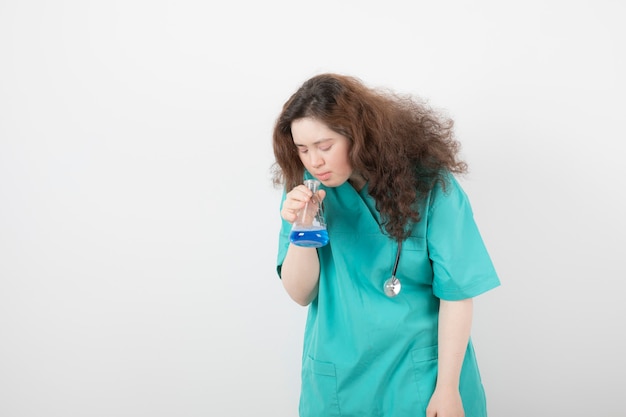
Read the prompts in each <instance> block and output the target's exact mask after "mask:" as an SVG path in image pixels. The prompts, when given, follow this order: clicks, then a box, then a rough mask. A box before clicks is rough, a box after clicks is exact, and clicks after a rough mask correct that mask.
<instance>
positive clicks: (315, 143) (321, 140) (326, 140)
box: [294, 138, 334, 147]
mask: <svg viewBox="0 0 626 417" xmlns="http://www.w3.org/2000/svg"><path fill="white" fill-rule="evenodd" d="M333 139H334V138H325V139H320V140H316V141H315V142H313V143H312V145H319V144H320V143H324V142H328V141H329V140H333ZM294 144H295V145H296V146H299V147H302V146H305V147H306V145H303V144H301V143H296V142H294Z"/></svg>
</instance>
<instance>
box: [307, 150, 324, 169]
mask: <svg viewBox="0 0 626 417" xmlns="http://www.w3.org/2000/svg"><path fill="white" fill-rule="evenodd" d="M309 155H310V158H311V159H309V162H310V163H311V166H312V167H313V168H319V167H321V166H322V165H324V158H322V156H321V155H320V154H319V152H309Z"/></svg>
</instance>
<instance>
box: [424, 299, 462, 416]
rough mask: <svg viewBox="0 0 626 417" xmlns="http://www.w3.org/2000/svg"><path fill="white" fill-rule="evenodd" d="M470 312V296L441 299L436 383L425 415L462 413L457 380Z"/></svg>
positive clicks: (459, 373) (459, 414)
mask: <svg viewBox="0 0 626 417" xmlns="http://www.w3.org/2000/svg"><path fill="white" fill-rule="evenodd" d="M472 313H473V301H472V299H471V298H467V299H465V300H460V301H445V300H441V302H440V305H439V360H438V365H437V367H438V371H437V385H436V386H435V392H434V393H433V396H432V397H431V398H430V402H429V404H428V408H427V409H426V416H427V417H435V416H436V417H463V416H464V415H465V412H464V411H463V403H462V401H461V394H460V392H459V379H460V376H461V367H462V366H463V359H464V358H465V352H466V350H467V344H468V342H469V338H470V331H471V327H472Z"/></svg>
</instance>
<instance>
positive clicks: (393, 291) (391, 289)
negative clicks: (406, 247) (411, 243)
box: [383, 241, 402, 298]
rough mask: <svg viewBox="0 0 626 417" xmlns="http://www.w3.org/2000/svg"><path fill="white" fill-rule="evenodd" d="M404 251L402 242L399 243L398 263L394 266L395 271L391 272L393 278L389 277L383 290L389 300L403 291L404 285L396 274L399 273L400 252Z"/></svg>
mask: <svg viewBox="0 0 626 417" xmlns="http://www.w3.org/2000/svg"><path fill="white" fill-rule="evenodd" d="M401 250H402V241H398V253H396V262H395V263H394V264H393V271H392V272H391V277H389V278H388V279H387V280H386V281H385V284H384V286H383V290H384V291H385V295H386V296H387V297H389V298H393V297H395V296H396V295H398V294H399V293H400V290H401V289H402V283H401V282H400V280H399V279H398V278H397V277H396V272H397V271H398V263H399V262H400V251H401Z"/></svg>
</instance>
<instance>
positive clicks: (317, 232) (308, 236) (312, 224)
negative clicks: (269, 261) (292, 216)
mask: <svg viewBox="0 0 626 417" xmlns="http://www.w3.org/2000/svg"><path fill="white" fill-rule="evenodd" d="M304 185H306V186H307V188H308V189H309V190H311V192H312V193H313V197H311V199H310V200H309V202H308V203H307V204H306V205H305V206H304V207H303V208H302V210H300V212H299V213H298V218H297V219H296V221H295V222H293V225H292V226H291V234H290V235H289V240H290V241H291V243H293V244H294V245H297V246H304V247H307V248H319V247H320V246H324V245H325V244H327V243H328V231H327V230H326V219H325V218H324V208H323V207H322V202H321V201H320V200H319V199H318V196H317V191H318V190H319V186H320V182H319V181H318V180H305V181H304Z"/></svg>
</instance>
